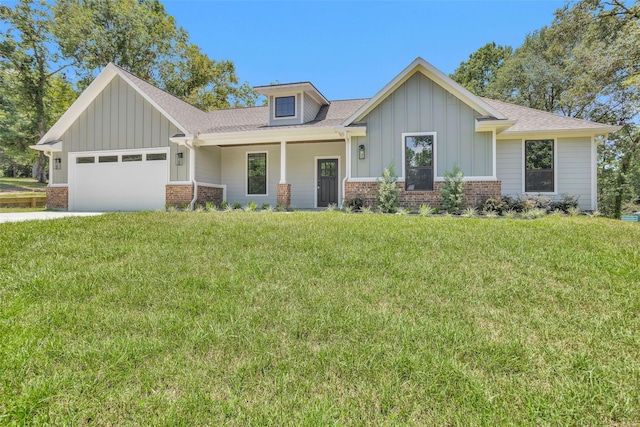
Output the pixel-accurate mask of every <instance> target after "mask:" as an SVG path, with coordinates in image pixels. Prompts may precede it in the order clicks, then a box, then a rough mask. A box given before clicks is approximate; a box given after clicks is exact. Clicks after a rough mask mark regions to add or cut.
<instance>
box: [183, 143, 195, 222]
mask: <svg viewBox="0 0 640 427" xmlns="http://www.w3.org/2000/svg"><path fill="white" fill-rule="evenodd" d="M184 146H185V147H187V149H188V150H189V151H190V153H189V180H190V181H191V184H193V199H191V203H189V209H190V210H193V208H194V206H195V204H196V200H198V182H197V181H196V149H195V147H194V146H193V140H190V141H185V142H184Z"/></svg>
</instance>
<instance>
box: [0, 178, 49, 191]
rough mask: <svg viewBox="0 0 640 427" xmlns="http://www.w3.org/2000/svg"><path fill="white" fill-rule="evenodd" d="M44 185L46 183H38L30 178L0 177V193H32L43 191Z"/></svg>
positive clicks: (45, 185)
mask: <svg viewBox="0 0 640 427" xmlns="http://www.w3.org/2000/svg"><path fill="white" fill-rule="evenodd" d="M46 187H47V184H42V183H39V182H38V181H37V180H35V179H31V178H10V177H6V176H2V177H0V194H2V193H21V194H23V195H32V194H33V193H41V192H44V190H45V188H46ZM3 195H4V194H3Z"/></svg>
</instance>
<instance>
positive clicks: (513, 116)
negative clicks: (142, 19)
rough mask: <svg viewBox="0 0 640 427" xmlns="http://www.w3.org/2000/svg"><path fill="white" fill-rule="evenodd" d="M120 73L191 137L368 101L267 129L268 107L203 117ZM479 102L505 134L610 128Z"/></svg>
mask: <svg viewBox="0 0 640 427" xmlns="http://www.w3.org/2000/svg"><path fill="white" fill-rule="evenodd" d="M120 71H121V72H122V73H123V74H124V75H125V76H126V77H127V78H128V79H129V80H131V82H132V83H133V84H135V85H136V86H137V87H138V88H139V89H140V90H142V91H143V92H145V93H146V94H147V95H148V96H149V98H151V99H152V100H153V101H154V102H155V103H157V104H158V106H160V108H162V109H163V110H164V111H165V112H166V113H167V114H169V115H170V116H171V117H173V118H174V119H175V120H176V121H177V122H178V123H180V124H181V125H182V126H183V127H184V128H185V129H186V130H187V131H189V132H190V133H226V132H244V131H256V130H267V129H273V128H276V127H277V128H280V129H282V128H301V127H332V126H340V125H341V124H342V123H344V122H345V121H346V120H347V119H348V118H349V117H351V115H353V114H354V113H355V112H356V111H358V109H359V108H360V107H362V106H363V105H364V104H365V103H366V102H367V101H369V99H368V98H364V99H349V100H337V101H331V103H330V104H329V105H325V106H323V107H322V108H320V111H319V112H318V115H317V116H316V118H315V120H313V121H310V122H307V123H303V124H300V125H282V126H268V125H267V123H268V107H266V106H262V107H246V108H230V109H224V110H214V111H211V112H209V113H206V112H204V111H202V110H200V109H198V108H196V107H194V106H192V105H191V104H188V103H187V102H185V101H183V100H181V99H180V98H177V97H175V96H173V95H171V94H169V93H168V92H165V91H163V90H162V89H159V88H157V87H156V86H154V85H152V84H151V83H148V82H146V81H144V80H142V79H141V78H139V77H137V76H135V75H133V74H131V73H129V72H128V71H126V70H124V69H122V68H120ZM480 99H481V100H482V101H484V102H486V103H487V104H488V105H489V106H491V107H492V108H494V109H495V110H497V111H499V112H500V113H502V114H504V115H505V116H506V117H507V118H509V119H510V120H516V123H515V124H514V125H513V126H511V127H510V128H509V129H508V130H506V131H505V133H519V132H545V131H547V132H548V131H570V130H594V131H597V130H603V131H604V130H610V128H611V126H609V125H603V124H600V123H595V122H590V121H586V120H580V119H575V118H572V117H565V116H560V115H558V114H553V113H548V112H546V111H540V110H536V109H533V108H528V107H523V106H521V105H515V104H510V103H508V102H504V101H498V100H495V99H490V98H482V97H481V98H480Z"/></svg>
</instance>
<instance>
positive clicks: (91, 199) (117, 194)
mask: <svg viewBox="0 0 640 427" xmlns="http://www.w3.org/2000/svg"><path fill="white" fill-rule="evenodd" d="M143 158H144V156H143ZM121 159H122V157H121V156H119V157H118V162H109V163H86V164H77V163H75V162H73V161H72V162H71V164H72V165H73V167H74V173H73V179H72V182H70V191H71V194H70V195H71V198H72V200H73V204H72V206H71V209H73V210H75V211H138V210H156V209H164V205H165V191H166V190H165V186H166V183H167V161H166V160H150V161H134V162H122V160H121Z"/></svg>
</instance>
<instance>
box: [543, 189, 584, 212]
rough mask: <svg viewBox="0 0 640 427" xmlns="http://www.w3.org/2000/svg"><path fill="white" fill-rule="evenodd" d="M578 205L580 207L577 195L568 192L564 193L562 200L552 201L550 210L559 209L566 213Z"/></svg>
mask: <svg viewBox="0 0 640 427" xmlns="http://www.w3.org/2000/svg"><path fill="white" fill-rule="evenodd" d="M577 207H578V197H577V196H570V195H568V194H563V195H562V198H561V199H560V200H556V201H554V202H551V203H550V205H549V209H548V210H551V211H555V210H556V209H557V210H559V211H562V212H564V213H569V210H570V209H572V208H574V209H575V208H577Z"/></svg>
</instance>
